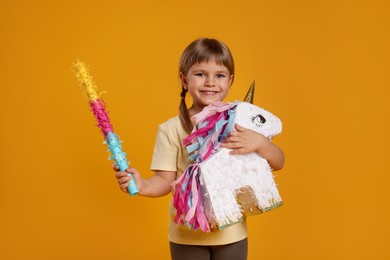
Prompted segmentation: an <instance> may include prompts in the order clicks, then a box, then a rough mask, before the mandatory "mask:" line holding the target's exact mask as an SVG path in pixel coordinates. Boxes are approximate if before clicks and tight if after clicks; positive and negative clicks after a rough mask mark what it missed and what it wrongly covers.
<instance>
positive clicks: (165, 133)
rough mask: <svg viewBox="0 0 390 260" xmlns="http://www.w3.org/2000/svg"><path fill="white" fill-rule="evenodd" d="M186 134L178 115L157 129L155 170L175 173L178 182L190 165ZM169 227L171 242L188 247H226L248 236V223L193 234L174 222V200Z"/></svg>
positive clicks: (153, 163) (171, 206)
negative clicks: (184, 145)
mask: <svg viewBox="0 0 390 260" xmlns="http://www.w3.org/2000/svg"><path fill="white" fill-rule="evenodd" d="M186 137H187V133H186V132H185V131H184V129H183V127H182V126H181V123H180V119H179V116H176V117H173V118H171V119H169V120H168V121H166V122H165V123H163V124H161V125H160V126H159V129H158V133H157V137H156V143H155V146H154V152H153V159H152V166H151V169H152V170H161V171H176V179H177V178H178V177H180V175H181V174H183V172H184V171H185V169H186V168H187V166H188V165H189V164H190V161H189V160H188V156H189V155H188V153H187V151H186V149H185V147H183V144H182V140H183V139H184V138H186ZM169 215H170V218H169V225H168V239H169V241H171V242H173V243H177V244H186V245H224V244H230V243H234V242H237V241H240V240H242V239H245V238H246V237H247V228H246V223H245V222H242V223H239V224H236V225H233V226H231V227H228V228H226V229H224V230H220V231H216V232H211V233H204V232H202V231H201V230H197V231H194V230H192V229H188V228H187V227H185V226H182V225H177V224H176V223H175V222H174V221H173V219H174V217H175V215H176V212H175V208H174V207H173V203H172V201H171V204H170V214H169Z"/></svg>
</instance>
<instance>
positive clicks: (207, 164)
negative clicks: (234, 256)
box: [174, 102, 282, 232]
mask: <svg viewBox="0 0 390 260" xmlns="http://www.w3.org/2000/svg"><path fill="white" fill-rule="evenodd" d="M194 120H195V122H196V127H195V128H194V130H193V132H192V133H191V135H189V136H188V137H187V138H186V139H184V141H183V143H184V145H185V146H186V147H187V151H188V152H189V153H192V155H191V157H190V159H192V160H193V161H194V163H193V164H191V165H190V166H189V167H188V168H187V169H186V171H185V172H184V173H183V175H182V176H181V177H180V178H179V179H178V180H177V181H176V183H175V184H176V190H175V194H174V207H175V209H176V213H177V214H176V217H175V222H176V223H179V224H182V225H186V226H188V227H190V228H192V229H194V230H197V229H201V230H202V231H203V232H210V231H212V230H214V229H224V228H226V227H228V226H231V225H234V224H236V223H239V222H242V221H243V220H244V219H245V217H247V216H251V215H256V214H260V213H262V212H266V211H268V210H270V209H273V208H275V207H278V206H280V205H282V200H281V197H280V195H279V192H278V189H277V187H276V184H275V182H274V178H273V175H272V172H271V168H270V166H269V164H268V162H267V161H266V160H265V159H264V158H262V157H261V156H259V155H258V154H257V153H250V154H245V155H230V154H229V151H231V150H230V149H226V148H222V147H221V142H222V141H223V140H224V139H225V138H226V136H227V135H229V133H230V132H231V131H234V125H235V124H239V125H241V126H243V127H245V128H249V129H252V130H254V131H256V132H258V133H261V134H263V135H264V136H266V137H268V138H269V139H271V138H272V137H274V136H275V135H277V134H279V133H281V130H282V124H281V121H280V120H279V119H278V118H277V117H276V116H274V115H273V114H271V113H270V112H268V111H266V110H264V109H262V108H259V107H257V106H254V105H252V104H250V103H247V102H235V103H228V104H226V103H222V102H220V103H214V104H212V105H209V106H207V107H205V108H204V109H203V111H202V112H200V113H199V114H197V115H195V116H194Z"/></svg>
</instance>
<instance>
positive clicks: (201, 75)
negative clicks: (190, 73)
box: [195, 72, 205, 77]
mask: <svg viewBox="0 0 390 260" xmlns="http://www.w3.org/2000/svg"><path fill="white" fill-rule="evenodd" d="M195 76H199V77H204V76H205V74H204V73H203V72H199V73H196V74H195Z"/></svg>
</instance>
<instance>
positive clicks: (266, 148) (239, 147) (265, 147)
mask: <svg viewBox="0 0 390 260" xmlns="http://www.w3.org/2000/svg"><path fill="white" fill-rule="evenodd" d="M235 129H236V130H237V131H233V132H231V133H230V134H229V136H228V137H227V138H226V139H225V140H224V142H223V143H222V147H224V148H230V149H233V151H231V152H230V154H247V153H252V152H256V153H258V154H259V155H261V157H263V158H264V159H266V160H267V161H268V163H269V165H270V166H271V168H272V169H273V170H275V171H277V170H280V169H282V168H283V165H284V153H283V151H282V150H281V149H280V148H279V147H278V146H277V145H275V144H273V143H272V142H271V141H270V140H269V139H268V138H267V137H265V136H264V135H262V134H259V133H257V132H255V131H252V130H250V129H247V128H244V127H242V126H239V125H237V124H236V126H235Z"/></svg>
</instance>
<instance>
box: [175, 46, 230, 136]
mask: <svg viewBox="0 0 390 260" xmlns="http://www.w3.org/2000/svg"><path fill="white" fill-rule="evenodd" d="M209 60H214V61H215V62H216V63H217V64H218V65H224V66H225V67H226V68H227V69H228V70H229V72H230V75H234V60H233V56H232V54H231V52H230V50H229V48H228V47H227V46H226V44H224V43H223V42H221V41H219V40H216V39H209V38H201V39H198V40H195V41H193V42H192V43H190V45H188V46H187V48H186V49H185V50H184V52H183V54H182V55H181V58H180V64H179V74H180V73H182V74H183V75H184V76H187V74H188V71H189V70H190V68H191V66H192V65H194V64H196V63H202V62H208V61H209ZM233 79H234V77H233ZM232 82H233V81H232ZM187 91H188V90H187V89H186V88H185V86H184V85H183V86H182V87H181V93H180V97H181V102H180V116H179V117H180V122H181V124H182V126H183V128H184V130H185V131H186V132H187V133H191V131H192V128H193V124H192V121H191V118H190V115H189V113H188V108H187V104H186V101H185V98H186V94H187Z"/></svg>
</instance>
